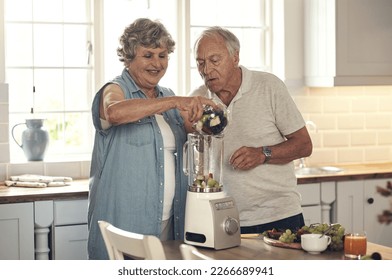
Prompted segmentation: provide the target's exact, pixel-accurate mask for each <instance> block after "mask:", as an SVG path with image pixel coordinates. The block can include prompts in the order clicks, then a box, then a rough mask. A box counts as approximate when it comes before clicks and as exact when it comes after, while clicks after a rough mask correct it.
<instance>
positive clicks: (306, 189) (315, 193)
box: [298, 183, 321, 206]
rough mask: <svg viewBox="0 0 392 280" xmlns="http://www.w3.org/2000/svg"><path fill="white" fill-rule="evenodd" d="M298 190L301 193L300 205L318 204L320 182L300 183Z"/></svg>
mask: <svg viewBox="0 0 392 280" xmlns="http://www.w3.org/2000/svg"><path fill="white" fill-rule="evenodd" d="M298 191H299V193H300V194H301V205H302V206H304V205H319V204H320V199H321V196H320V183H315V184H300V185H298Z"/></svg>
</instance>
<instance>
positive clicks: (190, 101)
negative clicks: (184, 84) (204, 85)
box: [176, 96, 217, 123]
mask: <svg viewBox="0 0 392 280" xmlns="http://www.w3.org/2000/svg"><path fill="white" fill-rule="evenodd" d="M206 105H210V106H212V107H213V108H214V109H216V108H217V105H216V103H215V102H214V101H212V100H211V99H209V98H206V97H202V96H195V97H180V96H179V97H178V98H177V100H176V108H177V109H178V110H180V111H185V112H187V116H188V117H187V119H188V121H189V122H190V123H194V122H197V121H198V120H199V119H200V118H201V117H202V116H203V109H204V106H206Z"/></svg>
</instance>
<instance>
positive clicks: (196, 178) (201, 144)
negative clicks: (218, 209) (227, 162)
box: [183, 133, 223, 192]
mask: <svg viewBox="0 0 392 280" xmlns="http://www.w3.org/2000/svg"><path fill="white" fill-rule="evenodd" d="M183 153H184V164H183V171H184V173H185V175H187V176H188V186H189V188H190V190H192V191H200V192H215V191H220V190H221V188H222V185H223V182H222V163H223V136H222V135H217V136H213V135H202V134H198V133H189V134H188V141H187V142H186V143H185V144H184V147H183Z"/></svg>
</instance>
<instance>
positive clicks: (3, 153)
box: [0, 143, 10, 163]
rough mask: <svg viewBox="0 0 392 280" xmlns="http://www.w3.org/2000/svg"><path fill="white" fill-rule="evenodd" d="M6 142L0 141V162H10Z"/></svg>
mask: <svg viewBox="0 0 392 280" xmlns="http://www.w3.org/2000/svg"><path fill="white" fill-rule="evenodd" d="M9 147H10V146H9V145H8V143H0V163H8V162H10V150H9Z"/></svg>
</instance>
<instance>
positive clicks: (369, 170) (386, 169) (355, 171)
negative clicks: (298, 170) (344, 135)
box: [297, 163, 392, 184]
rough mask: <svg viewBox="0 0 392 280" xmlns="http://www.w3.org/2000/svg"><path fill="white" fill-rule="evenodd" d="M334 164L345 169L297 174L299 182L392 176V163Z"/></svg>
mask: <svg viewBox="0 0 392 280" xmlns="http://www.w3.org/2000/svg"><path fill="white" fill-rule="evenodd" d="M333 166H334V167H339V168H341V169H343V171H340V172H337V173H324V174H318V175H297V179H298V184H309V183H319V182H329V181H351V180H365V179H382V178H392V163H379V164H351V165H348V164H336V165H335V164H334V165H333ZM311 167H317V166H311Z"/></svg>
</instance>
